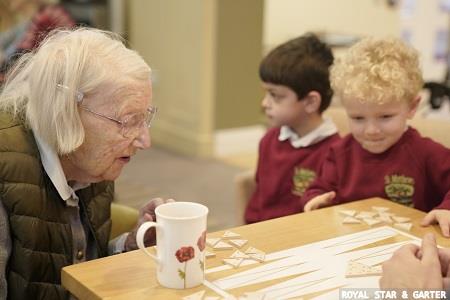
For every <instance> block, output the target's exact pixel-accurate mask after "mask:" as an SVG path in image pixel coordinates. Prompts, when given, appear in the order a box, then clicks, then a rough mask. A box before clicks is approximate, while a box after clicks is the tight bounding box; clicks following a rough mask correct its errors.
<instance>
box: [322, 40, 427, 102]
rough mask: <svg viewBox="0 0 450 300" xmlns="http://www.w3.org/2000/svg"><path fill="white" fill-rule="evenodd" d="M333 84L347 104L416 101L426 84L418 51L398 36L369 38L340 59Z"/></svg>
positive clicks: (336, 66) (332, 79)
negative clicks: (354, 102)
mask: <svg viewBox="0 0 450 300" xmlns="http://www.w3.org/2000/svg"><path fill="white" fill-rule="evenodd" d="M331 86H332V88H333V90H334V92H335V93H336V95H338V97H339V98H340V99H341V101H342V102H343V103H345V101H347V100H359V101H361V102H366V101H369V102H372V103H380V104H381V103H386V102H389V101H400V100H406V101H413V100H414V98H415V97H416V96H417V94H418V93H419V91H420V90H421V88H422V86H423V79H422V73H421V70H420V66H419V57H418V53H417V51H416V50H415V49H413V48H412V47H410V46H408V45H406V44H405V43H404V42H402V41H401V40H399V39H396V38H385V39H376V38H365V39H363V40H361V41H360V42H358V43H356V44H355V45H353V46H352V47H351V48H350V49H349V50H348V52H347V53H346V55H345V56H344V57H342V58H341V59H337V60H336V63H335V65H334V66H333V67H332V69H331Z"/></svg>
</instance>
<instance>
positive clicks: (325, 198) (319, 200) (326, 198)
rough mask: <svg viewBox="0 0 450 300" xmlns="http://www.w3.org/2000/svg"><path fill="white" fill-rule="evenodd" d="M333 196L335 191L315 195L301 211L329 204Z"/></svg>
mask: <svg viewBox="0 0 450 300" xmlns="http://www.w3.org/2000/svg"><path fill="white" fill-rule="evenodd" d="M334 197H336V192H328V193H325V194H322V195H319V196H316V197H314V198H312V199H311V200H309V201H308V203H306V204H305V207H304V208H303V211H305V212H306V211H311V210H315V209H318V208H322V207H325V206H329V205H331V202H332V201H333V199H334Z"/></svg>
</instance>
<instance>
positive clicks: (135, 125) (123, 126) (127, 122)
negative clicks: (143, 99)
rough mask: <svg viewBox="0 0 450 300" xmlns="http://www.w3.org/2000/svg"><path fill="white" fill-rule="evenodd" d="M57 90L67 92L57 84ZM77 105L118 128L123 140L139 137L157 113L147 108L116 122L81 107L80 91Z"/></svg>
mask: <svg viewBox="0 0 450 300" xmlns="http://www.w3.org/2000/svg"><path fill="white" fill-rule="evenodd" d="M57 87H58V88H63V89H66V90H68V87H67V86H65V85H62V84H57ZM76 97H77V102H78V105H79V106H80V108H81V109H83V110H85V111H87V112H90V113H91V114H94V115H96V116H97V117H100V118H103V119H105V120H110V121H112V122H114V123H116V124H118V125H119V126H120V130H121V133H122V135H123V136H124V137H125V138H135V137H137V136H138V135H139V132H140V131H141V129H142V128H143V127H144V126H145V127H147V128H150V127H151V125H152V121H153V119H154V118H155V115H156V112H157V111H158V108H157V107H154V106H150V107H149V108H147V110H146V112H145V113H137V114H133V115H130V116H127V117H126V118H125V119H124V120H118V119H116V118H114V117H110V116H107V115H104V114H102V113H99V112H96V111H93V110H92V109H90V108H88V107H87V106H85V105H83V104H82V103H81V102H82V101H83V97H84V94H83V93H82V92H80V91H77V94H76Z"/></svg>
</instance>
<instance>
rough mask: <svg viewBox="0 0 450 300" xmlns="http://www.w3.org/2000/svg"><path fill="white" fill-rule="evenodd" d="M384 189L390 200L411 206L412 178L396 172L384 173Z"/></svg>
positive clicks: (412, 194)
mask: <svg viewBox="0 0 450 300" xmlns="http://www.w3.org/2000/svg"><path fill="white" fill-rule="evenodd" d="M384 191H385V192H386V195H387V196H388V198H389V199H391V200H392V201H395V202H398V203H400V204H403V205H407V206H412V205H413V203H412V197H413V196H414V178H412V177H408V176H404V175H397V174H393V175H386V176H384Z"/></svg>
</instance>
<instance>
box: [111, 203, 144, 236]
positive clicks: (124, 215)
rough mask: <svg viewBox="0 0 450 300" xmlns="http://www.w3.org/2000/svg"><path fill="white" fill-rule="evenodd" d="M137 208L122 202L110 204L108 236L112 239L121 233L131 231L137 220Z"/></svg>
mask: <svg viewBox="0 0 450 300" xmlns="http://www.w3.org/2000/svg"><path fill="white" fill-rule="evenodd" d="M138 215H139V213H138V210H137V209H135V208H132V207H129V206H126V205H123V204H118V203H114V202H113V203H112V204H111V220H112V228H111V234H110V236H109V238H110V239H111V240H112V239H114V238H115V237H117V236H119V235H121V234H122V233H125V232H129V231H131V230H132V229H133V228H134V227H135V226H136V224H137V221H138Z"/></svg>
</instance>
